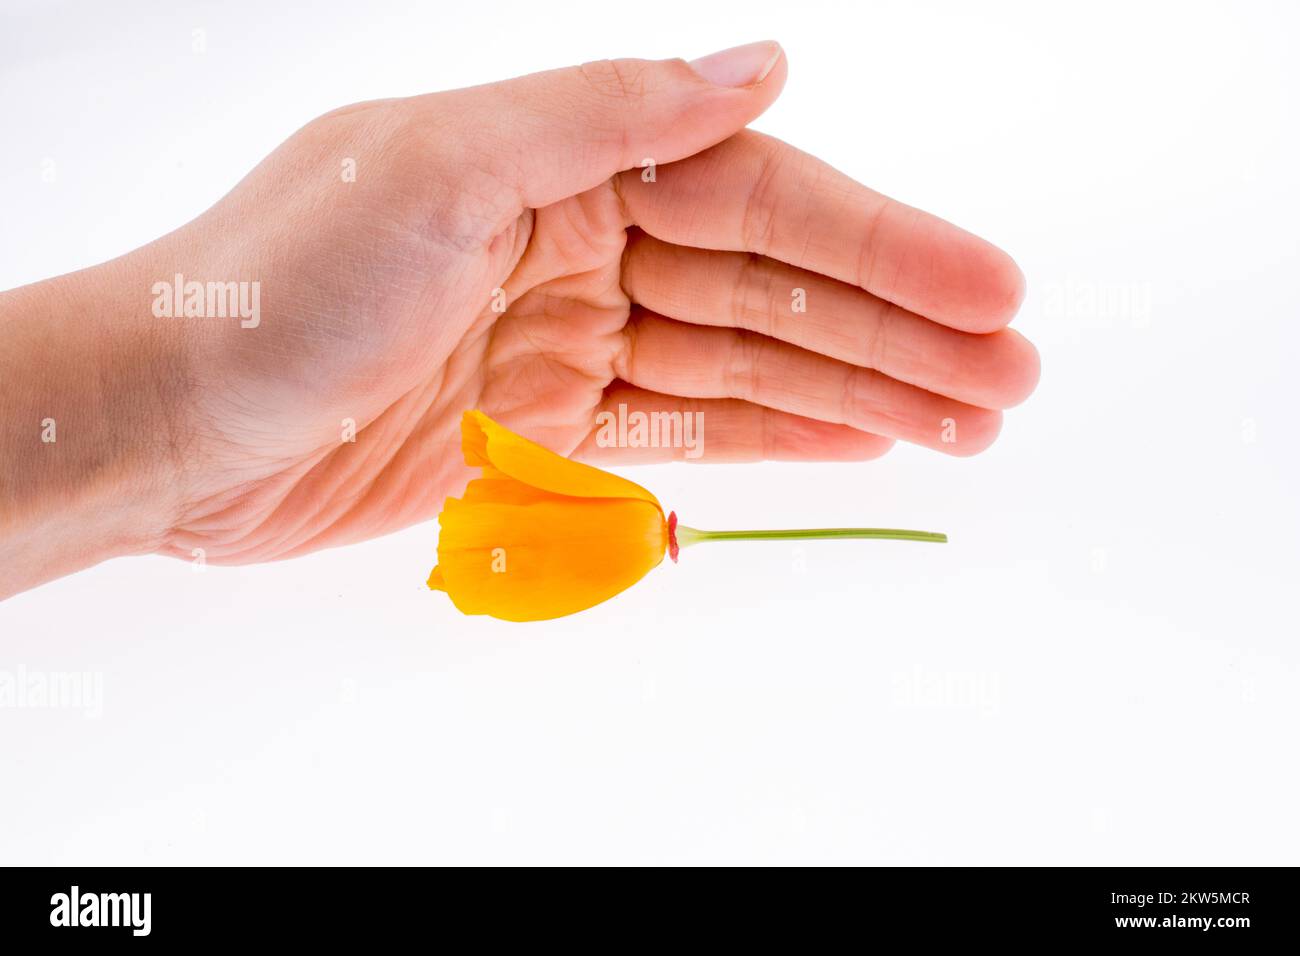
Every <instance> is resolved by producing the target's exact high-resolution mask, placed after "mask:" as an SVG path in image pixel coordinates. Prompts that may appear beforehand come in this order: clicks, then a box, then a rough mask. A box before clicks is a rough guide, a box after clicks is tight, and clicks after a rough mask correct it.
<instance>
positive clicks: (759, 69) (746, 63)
mask: <svg viewBox="0 0 1300 956" xmlns="http://www.w3.org/2000/svg"><path fill="white" fill-rule="evenodd" d="M779 59H781V44H779V43H777V42H776V41H774V40H760V41H759V42H758V43H747V44H745V45H744V46H733V47H732V48H731V49H730V50H722V51H721V52H718V53H710V54H709V55H708V56H702V57H700V58H699V59H698V60H691V69H693V70H694V71H695V72H696V73H698V74H700V76H702V77H704V78H705V79H706V80H708V81H709V82H710V83H712V84H713V85H714V86H732V87H735V86H753V85H754V84H755V83H762V82H763V80H764V79H765V78H766V77H767V74H769V73H771V72H772V67H774V66H776V61H777V60H779Z"/></svg>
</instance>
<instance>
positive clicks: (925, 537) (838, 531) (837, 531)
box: [677, 524, 948, 548]
mask: <svg viewBox="0 0 1300 956" xmlns="http://www.w3.org/2000/svg"><path fill="white" fill-rule="evenodd" d="M810 538H887V539H889V540H893V541H931V542H934V543H936V544H946V543H947V541H948V536H947V535H946V534H943V533H942V532H937V531H905V530H902V529H900V528H790V529H787V530H779V531H701V530H699V529H698V528H688V527H686V525H682V524H679V525H678V526H677V543H678V544H679V545H680V546H681V547H683V548H685V547H689V546H690V545H692V544H697V543H698V542H700V541H802V540H806V539H810Z"/></svg>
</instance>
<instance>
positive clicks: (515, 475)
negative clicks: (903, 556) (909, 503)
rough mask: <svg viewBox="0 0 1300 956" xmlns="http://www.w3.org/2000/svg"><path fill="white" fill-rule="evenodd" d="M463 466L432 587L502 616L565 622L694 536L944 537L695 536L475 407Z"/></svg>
mask: <svg viewBox="0 0 1300 956" xmlns="http://www.w3.org/2000/svg"><path fill="white" fill-rule="evenodd" d="M461 447H462V450H463V451H464V454H465V463H466V464H468V465H470V466H474V467H480V468H482V469H483V472H482V477H481V478H475V479H474V480H473V481H471V482H470V483H469V485H468V486H467V487H466V489H465V494H464V495H463V496H462V497H460V498H448V499H447V501H446V503H445V504H444V505H443V510H442V514H440V515H439V516H438V522H439V524H440V525H441V529H442V530H441V534H440V536H439V538H438V566H437V567H435V568H434V569H433V573H432V574H430V575H429V582H428V583H429V587H430V588H431V589H433V590H435V591H446V592H447V594H448V596H449V597H450V598H451V600H452V602H453V603H454V604H455V605H456V607H457V608H458V609H460V611H461V612H462V613H465V614H488V615H491V616H492V617H496V618H501V619H502V620H506V621H543V620H547V619H549V618H555V617H563V616H564V615H566V614H573V613H575V612H577V611H582V610H585V609H586V608H589V607H592V606H593V605H596V604H599V603H600V602H601V601H606V600H608V599H609V598H611V597H613V596H614V595H615V594H618V593H619V592H620V591H623V590H625V589H627V588H629V587H631V586H632V585H633V584H635V583H636V582H637V581H639V580H641V578H643V577H645V575H646V574H647V573H648V572H649V571H650V569H651V568H654V567H655V566H656V565H658V564H659V563H660V562H661V561H663V558H664V553H665V552H667V553H668V554H669V556H670V557H671V558H672V559H673V560H674V561H676V560H677V555H678V551H679V549H680V548H682V547H686V546H688V545H692V544H696V543H698V542H700V541H749V540H760V539H769V540H771V539H776V540H789V539H803V538H895V539H900V540H905V541H936V542H943V541H947V540H948V539H947V536H946V535H942V534H935V533H933V532H929V531H901V530H897V529H893V528H809V529H801V530H785V531H700V530H698V529H695V528H688V527H686V526H685V525H679V524H678V523H677V515H676V513H672V514H668V515H667V516H665V514H664V509H663V506H662V505H660V504H659V500H658V499H657V498H655V496H654V495H652V494H651V493H650V492H649V491H647V490H646V489H644V488H642V487H641V486H640V485H638V484H635V483H634V482H631V481H628V480H627V479H626V478H620V477H618V476H617V475H612V474H610V473H609V472H607V471H601V470H600V469H599V468H593V467H592V466H591V465H584V464H582V463H581V462H576V461H570V460H569V459H568V458H564V457H562V456H560V455H557V454H555V453H554V452H552V451H548V450H547V449H545V448H543V447H542V446H541V445H538V444H535V443H534V442H531V441H528V439H526V438H522V437H520V436H519V435H516V434H515V433H514V432H511V431H510V430H509V429H507V428H504V427H502V426H501V425H498V424H497V423H496V422H494V421H492V419H490V418H488V417H487V416H486V415H484V414H483V413H482V412H478V411H470V412H466V413H465V415H464V417H463V418H462V419H461Z"/></svg>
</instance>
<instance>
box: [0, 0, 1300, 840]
mask: <svg viewBox="0 0 1300 956" xmlns="http://www.w3.org/2000/svg"><path fill="white" fill-rule="evenodd" d="M1049 7H1050V8H1051V9H1048V8H1049ZM0 8H3V10H4V17H3V20H0V288H9V287H12V286H16V285H20V284H23V283H26V282H30V281H34V280H37V279H40V278H43V277H46V276H50V275H53V274H57V273H61V272H65V271H69V270H73V269H76V268H80V267H83V266H87V265H91V264H93V263H96V262H99V261H102V260H104V259H107V258H110V257H113V256H115V255H118V254H119V253H121V252H124V251H126V250H127V249H130V248H132V247H134V246H137V245H139V244H142V243H144V242H146V241H148V240H150V239H153V238H155V237H156V236H158V235H160V234H162V233H164V232H166V231H168V230H170V229H172V228H174V227H176V226H178V225H180V224H181V223H183V222H185V221H186V220H188V219H190V218H192V217H193V216H194V215H196V214H198V213H199V212H201V211H202V210H203V209H204V208H206V207H207V206H208V205H210V204H211V203H212V202H213V201H215V200H216V199H217V198H218V197H219V196H220V195H222V194H223V193H224V192H225V191H226V190H228V189H229V188H230V186H232V185H233V184H234V183H235V182H236V181H237V180H238V179H239V178H240V177H241V176H242V175H243V174H244V173H245V172H246V171H247V170H248V169H249V168H251V167H252V166H253V165H254V164H255V163H256V162H257V161H258V160H259V159H260V158H261V157H262V156H264V155H265V154H266V153H267V152H269V151H270V150H271V149H272V148H273V147H274V146H275V145H276V144H277V143H278V142H280V141H281V140H282V139H284V138H285V137H286V136H288V135H289V134H290V133H291V132H293V131H294V130H295V129H296V128H298V127H299V126H300V125H302V124H303V123H304V122H306V121H307V120H309V119H311V118H312V117H313V116H315V115H317V114H319V113H322V112H324V111H326V110H328V109H330V108H332V107H335V106H338V105H341V104H344V103H347V102H351V101H356V100H362V99H369V98H375V97H381V96H390V95H404V94H412V93H417V92H425V91H430V90H437V89H446V88H451V87H456V86H464V85H469V84H472V83H477V82H483V81H488V80H492V79H497V78H502V77H506V76H511V75H516V74H520V73H525V72H530V71H532V70H536V69H541V68H546V67H551V66H559V65H564V64H568V63H575V62H581V61H584V60H589V59H595V58H599V57H604V56H611V55H635V56H647V57H666V56H679V55H680V56H686V57H691V56H697V55H700V54H703V53H707V52H710V51H712V50H714V49H717V48H722V47H726V46H731V45H733V44H736V43H742V42H746V41H749V40H753V39H763V38H768V37H771V38H775V39H778V40H780V41H781V42H782V43H783V44H784V46H785V48H786V50H787V53H788V56H789V60H790V79H789V84H788V86H787V89H786V92H785V94H784V96H783V97H782V98H781V99H780V100H779V101H778V103H777V104H776V106H775V107H774V108H773V109H772V110H771V111H770V112H769V113H767V114H766V115H765V116H763V117H762V118H761V119H760V120H759V121H758V122H757V123H756V124H755V125H756V127H757V128H759V129H761V130H763V131H765V132H769V133H772V134H774V135H776V136H779V137H781V138H783V139H786V140H788V141H790V142H793V143H794V144H796V145H798V146H800V147H801V148H803V149H805V150H808V151H810V152H813V153H815V154H817V155H819V156H821V157H822V158H824V159H826V160H828V161H830V162H832V163H833V164H835V165H837V166H839V167H840V168H841V169H843V170H845V171H846V172H848V173H850V174H851V175H853V176H855V177H856V178H858V179H860V180H862V181H863V182H865V183H867V184H869V185H871V186H873V187H875V188H878V189H880V190H881V191H884V192H887V193H890V194H892V195H894V196H896V197H898V198H900V199H902V200H905V201H907V202H909V203H912V204H914V205H918V206H921V207H923V208H926V209H929V210H931V211H933V212H936V213H938V214H939V215H942V216H944V217H946V218H949V219H951V220H953V221H955V222H957V223H959V224H961V225H963V226H965V227H967V228H969V229H971V230H973V231H975V232H978V233H980V234H982V235H984V236H986V237H988V238H989V239H991V240H993V241H994V242H996V243H998V244H1000V245H1002V246H1003V247H1004V248H1006V249H1007V250H1008V251H1010V252H1011V253H1012V254H1013V255H1014V256H1015V257H1016V258H1017V260H1018V261H1019V262H1020V264H1021V266H1022V267H1023V269H1024V271H1025V273H1026V275H1027V276H1028V278H1029V284H1030V294H1029V298H1028V300H1027V302H1026V304H1025V307H1024V310H1023V312H1022V314H1021V316H1020V318H1019V319H1018V320H1017V323H1016V325H1017V327H1018V328H1019V329H1021V330H1022V331H1023V332H1025V333H1026V334H1028V335H1029V336H1030V337H1031V338H1032V339H1033V340H1034V341H1035V342H1036V343H1037V344H1038V345H1039V347H1040V349H1041V351H1042V356H1043V380H1042V385H1041V386H1040V388H1039V390H1038V392H1037V393H1036V394H1035V395H1034V396H1033V398H1032V399H1031V400H1030V401H1029V402H1028V403H1026V404H1025V405H1023V406H1022V407H1020V408H1017V409H1015V410H1013V411H1012V412H1010V413H1009V414H1008V415H1007V421H1006V426H1005V428H1004V431H1003V436H1002V438H1001V439H1000V441H999V442H998V444H997V445H996V446H994V448H993V449H992V450H991V451H989V452H988V453H986V454H984V455H982V456H979V457H977V458H973V459H968V460H952V459H947V458H944V457H943V456H940V455H938V454H935V453H932V452H928V451H923V450H920V449H915V448H899V449H898V450H896V451H895V452H894V453H892V454H890V455H889V456H887V457H886V458H884V459H882V460H880V461H877V462H874V463H866V464H861V465H840V466H823V465H813V466H795V465H787V464H766V465H756V466H691V465H674V466H657V467H653V468H642V469H635V470H630V471H628V472H625V473H627V474H629V476H630V477H632V478H634V479H635V480H637V481H639V482H641V483H642V484H645V485H646V486H648V487H649V488H651V489H652V490H653V491H655V492H656V493H657V494H658V496H659V497H660V498H661V499H662V500H663V501H664V502H665V504H666V505H667V506H669V507H672V508H675V509H676V510H677V511H678V513H679V514H681V515H682V516H683V520H685V521H686V522H687V523H688V524H693V525H696V526H703V527H724V528H725V527H752V526H756V525H757V526H763V525H766V526H772V527H781V526H787V527H788V526H816V525H828V524H829V525H835V524H880V525H891V526H901V527H919V528H932V529H935V530H944V531H947V532H949V533H950V535H951V538H952V543H951V544H950V545H948V546H947V547H936V546H923V545H915V544H900V543H885V542H880V543H877V542H847V543H813V544H806V545H804V546H803V548H802V549H792V548H791V547H790V546H789V545H788V544H785V543H755V544H748V545H714V546H711V549H710V547H709V546H703V547H701V548H699V549H693V550H692V551H690V552H687V553H686V554H685V555H684V556H683V558H684V559H683V561H682V563H681V564H680V565H677V566H672V565H667V566H664V567H661V568H659V569H657V570H656V571H654V572H653V573H652V574H651V575H650V576H649V577H648V578H647V579H646V580H645V581H643V582H642V583H641V584H639V585H638V586H637V587H635V588H633V589H632V590H631V591H629V592H627V593H625V594H624V595H622V596H621V597H619V598H617V599H615V600H613V601H611V602H609V603H608V604H605V605H603V606H601V607H599V608H596V609H594V610H592V611H589V612H587V613H584V614H581V615H578V616H575V617H571V618H567V619H564V620H560V621H555V622H550V623H545V624H536V625H529V626H517V625H508V624H503V623H498V622H494V621H491V620H488V619H480V618H464V617H461V616H459V615H458V614H457V613H456V612H455V611H454V610H453V608H452V607H451V604H450V603H449V602H448V600H447V599H446V598H445V597H444V596H443V595H439V594H433V593H430V592H429V591H427V590H426V589H425V587H424V579H425V576H426V575H427V573H428V571H429V568H430V566H431V565H432V563H433V560H434V548H435V542H436V537H437V529H436V525H435V524H432V523H430V524H426V525H422V526H419V527H415V528H412V529H409V530H408V531H406V532H404V533H402V534H398V535H395V536H392V537H388V538H385V539H382V540H377V541H373V542H370V543H368V544H365V545H362V546H359V547H352V548H347V549H343V550H336V551H331V552H326V553H322V554H318V555H316V556H313V557H309V558H306V559H301V560H297V561H293V562H289V563H281V564H277V565H271V566H261V567H247V568H239V569H222V568H208V569H206V570H205V571H204V572H203V573H195V572H194V571H193V570H192V568H191V567H190V566H189V565H188V564H186V563H184V562H180V561H172V560H167V559H162V558H141V559H130V560H122V561H115V562H111V563H109V564H106V565H102V566H100V567H98V568H95V569H94V570H91V571H88V572H85V573H82V574H78V575H75V576H74V577H71V578H67V579H64V580H61V581H58V582H55V583H53V584H49V585H47V586H45V587H42V588H39V589H37V590H35V591H33V592H29V593H26V594H23V595H20V596H18V597H15V598H13V599H12V600H10V601H8V602H6V603H4V604H3V605H0V671H8V672H10V673H11V674H16V673H17V672H18V669H19V668H25V669H27V671H29V672H32V671H35V672H43V673H50V672H63V671H77V672H92V673H95V674H98V675H101V679H102V682H103V698H102V713H101V714H99V715H98V717H96V716H94V715H90V716H88V715H86V714H85V713H83V712H82V711H79V710H76V709H57V710H50V709H30V708H15V707H10V708H7V709H0V862H3V863H66V864H143V863H177V862H180V863H198V862H202V863H245V862H278V863H293V862H310V863H318V862H319V863H325V862H353V861H355V862H376V863H377V862H408V863H416V862H425V863H435V862H438V863H445V862H461V863H464V862H484V863H488V862H519V863H534V862H551V863H599V862H605V863H608V862H629V863H630V862H641V863H668V862H679V863H704V862H710V863H720V862H737V863H750V862H753V863H777V862H812V863H821V862H856V863H908V864H911V863H945V864H957V863H1049V864H1064V863H1089V864H1100V863H1118V864H1136V863H1144V864H1222V863H1241V864H1260V863H1274V864H1277V863H1290V864H1295V863H1296V862H1298V852H1297V851H1300V822H1298V819H1297V817H1298V815H1297V813H1296V808H1297V805H1298V804H1300V795H1298V794H1297V784H1298V783H1300V774H1298V771H1297V766H1296V761H1297V749H1298V748H1297V739H1296V738H1297V727H1298V726H1300V721H1298V720H1297V717H1300V704H1298V703H1297V693H1296V682H1297V677H1298V676H1300V666H1298V665H1300V651H1298V650H1297V637H1298V636H1300V635H1298V631H1300V628H1298V627H1297V624H1296V598H1295V593H1296V587H1297V570H1300V568H1298V567H1297V563H1298V561H1297V554H1298V553H1300V548H1298V546H1297V531H1298V530H1300V528H1298V527H1297V524H1298V522H1297V505H1296V501H1295V490H1296V487H1297V485H1298V484H1300V482H1298V481H1297V478H1298V475H1297V472H1298V471H1300V469H1298V467H1297V465H1298V461H1300V456H1298V455H1297V451H1296V443H1297V439H1298V438H1300V420H1298V418H1297V408H1298V405H1300V403H1298V402H1297V397H1298V396H1297V391H1298V388H1297V384H1296V370H1295V363H1296V360H1297V357H1300V349H1298V348H1297V347H1298V346H1300V334H1298V333H1297V331H1296V327H1297V320H1298V319H1300V316H1298V315H1297V306H1296V279H1297V265H1300V256H1297V219H1298V218H1300V202H1298V190H1297V185H1296V180H1297V170H1298V169H1300V142H1298V140H1297V135H1298V134H1297V129H1298V128H1300V124H1298V123H1297V110H1296V97H1297V92H1298V91H1300V67H1298V66H1297V58H1296V56H1295V48H1296V43H1297V36H1298V32H1300V31H1298V30H1297V27H1298V26H1300V22H1298V20H1300V14H1298V13H1297V11H1296V7H1295V6H1294V5H1291V4H1286V3H1281V2H1279V3H1276V4H1266V3H1247V4H1226V3H1225V4H1222V5H1204V4H1184V3H1179V4H1173V3H1170V4H1154V3H1152V4H1137V3H1131V2H1124V3H1115V4H1098V3H1088V4H1076V5H1071V6H1069V7H1067V6H1064V5H1047V4H1031V3H1025V4H1014V5H1013V4H993V5H985V4H978V5H977V4H958V3H954V4H951V5H949V4H934V3H928V4H910V3H908V4H905V3H853V4H847V3H846V4H843V5H842V6H840V5H834V4H817V3H812V2H806V0H805V2H799V3H789V2H775V3H761V2H754V0H747V2H744V3H733V4H723V3H713V2H710V3H701V2H699V0H690V2H681V3H677V2H666V0H655V2H653V3H609V2H604V3H600V2H587V3H569V2H566V3H563V4H559V3H536V2H529V3H502V2H487V0H485V2H481V3H446V4H433V3H428V4H426V3H411V4H409V5H408V4H400V3H384V2H369V0H367V2H361V0H349V2H333V3H325V2H317V3H311V4H307V3H304V4H301V5H292V6H290V5H281V4H274V3H269V2H256V3H254V2H222V3H214V4H211V5H207V4H183V3H171V2H167V3H164V2H158V3H156V4H144V3H113V4H101V3H90V2H87V3H84V4H74V3H28V2H15V0H0ZM195 30H201V31H204V32H203V34H202V35H201V37H202V39H203V40H204V42H205V43H206V49H205V50H204V51H203V52H196V51H195V50H194V49H193V46H194V43H195V39H196V37H195V34H194V33H193V31H195ZM51 180H52V181H51Z"/></svg>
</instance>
